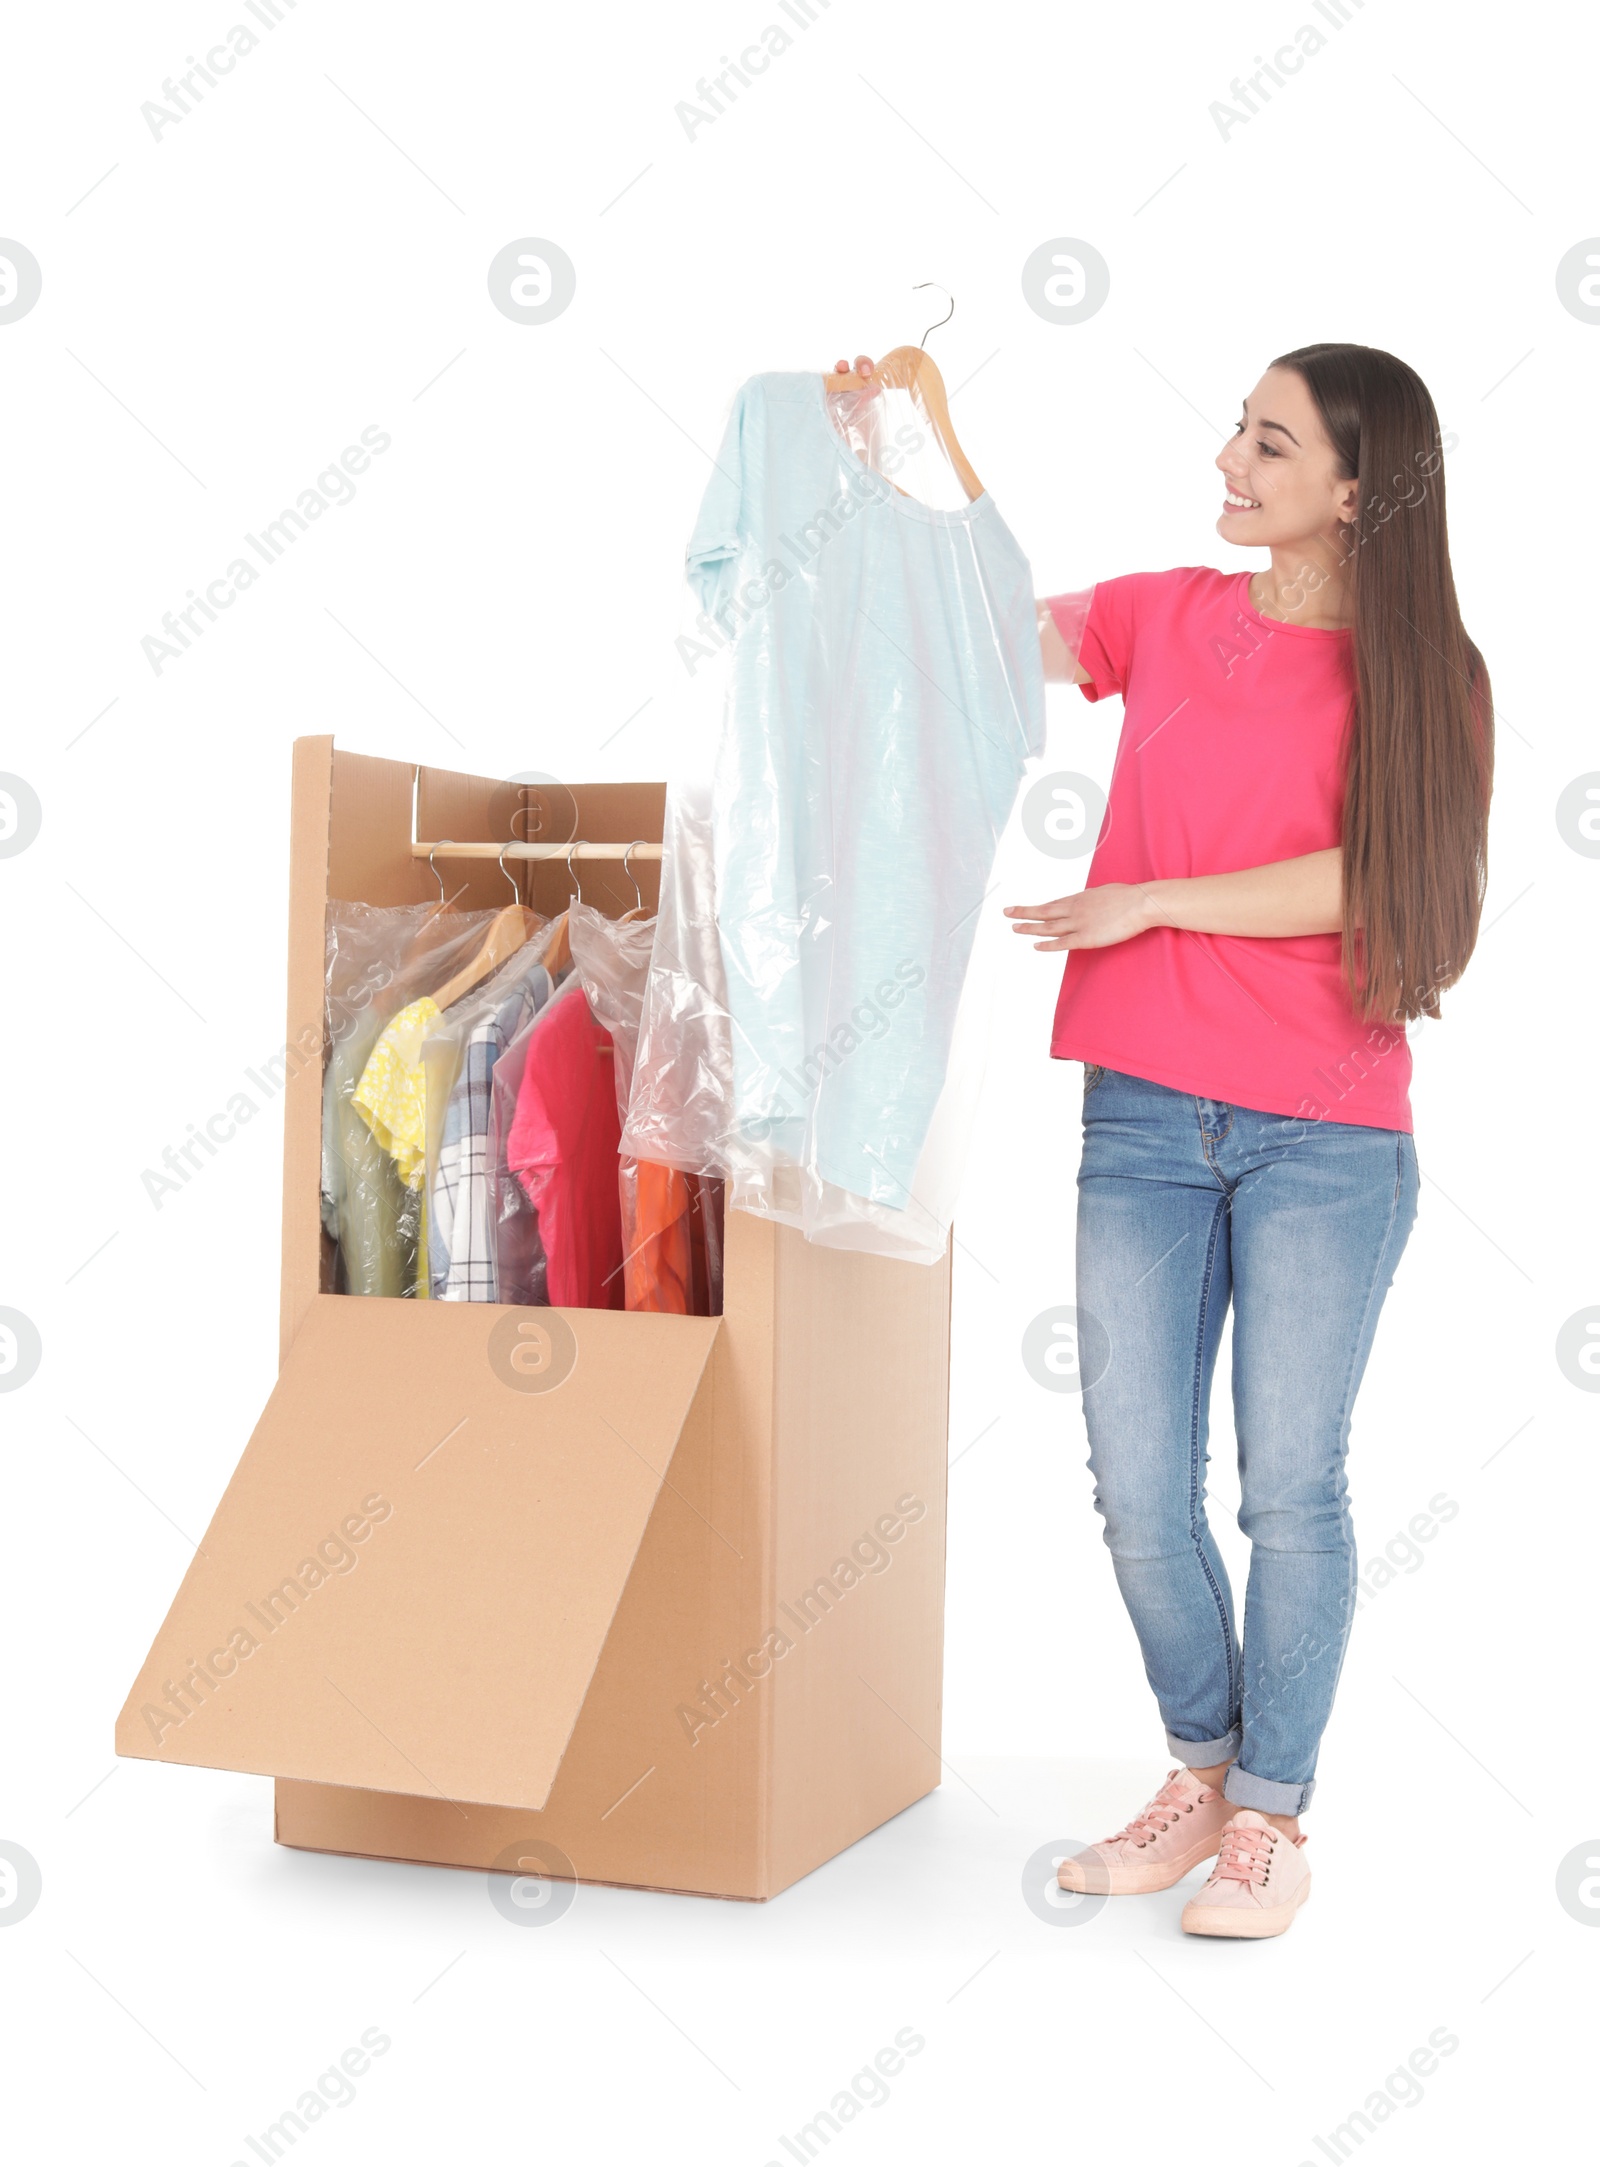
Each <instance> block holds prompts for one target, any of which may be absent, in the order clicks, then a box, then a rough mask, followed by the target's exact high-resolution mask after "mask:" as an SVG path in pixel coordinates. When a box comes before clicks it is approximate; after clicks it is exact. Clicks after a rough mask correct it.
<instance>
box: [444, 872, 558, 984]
mask: <svg viewBox="0 0 1600 2167" xmlns="http://www.w3.org/2000/svg"><path fill="white" fill-rule="evenodd" d="M507 847H508V848H509V847H510V846H509V845H508V846H507ZM429 862H430V863H431V862H432V861H431V860H430V861H429ZM500 870H501V872H502V874H504V875H505V878H506V880H507V881H509V882H510V885H511V892H512V894H513V895H515V896H516V897H517V898H518V900H517V901H516V902H515V903H508V904H507V905H506V907H505V909H504V910H502V911H499V912H497V913H496V915H495V916H494V918H493V919H491V921H490V924H489V930H488V931H487V932H486V933H485V934H484V936H483V944H482V946H481V947H480V948H479V950H478V952H477V954H476V955H475V956H474V957H473V958H472V960H471V962H470V963H464V964H463V965H462V966H461V968H460V970H459V971H457V972H456V974H455V976H454V977H453V978H447V979H446V980H445V982H444V984H443V985H442V986H440V988H439V989H438V991H437V992H436V993H435V994H434V996H433V999H434V1002H435V1005H436V1006H437V1007H439V1008H449V1007H451V1006H452V1005H453V1003H455V1002H456V1001H459V1000H460V999H461V997H462V995H463V994H464V993H470V992H471V991H472V989H473V987H474V986H476V985H481V984H482V982H483V980H484V979H486V978H487V977H488V976H489V974H490V973H491V972H492V971H497V970H498V969H499V968H500V966H501V964H502V963H504V962H505V961H506V960H507V959H508V958H509V957H511V956H514V955H515V954H516V952H517V950H518V949H519V948H524V947H526V946H527V943H528V939H529V936H530V935H531V934H532V933H533V931H534V928H535V927H536V926H538V925H540V924H542V923H543V921H542V919H541V918H540V917H539V915H538V913H537V912H536V911H532V910H529V908H528V907H527V905H526V904H525V903H524V902H523V901H522V900H521V891H520V889H519V888H518V887H517V884H516V882H515V881H514V880H512V878H511V875H510V874H509V873H507V872H506V854H505V851H504V850H502V851H501V853H500ZM436 877H437V875H436ZM439 885H440V892H441V893H443V888H444V883H443V882H442V881H441V882H440V884H439Z"/></svg>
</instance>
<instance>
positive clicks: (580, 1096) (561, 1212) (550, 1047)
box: [506, 980, 624, 1309]
mask: <svg viewBox="0 0 1600 2167" xmlns="http://www.w3.org/2000/svg"><path fill="white" fill-rule="evenodd" d="M612 1059H613V1054H612V1047H611V1033H610V1032H609V1031H608V1030H606V1029H605V1027H604V1026H603V1025H602V1024H598V1023H596V1021H595V1019H594V1015H593V1012H592V1011H591V1009H590V1007H589V1003H588V1001H587V1000H586V999H585V998H584V994H583V988H582V987H581V986H580V985H579V984H578V983H577V981H576V980H571V981H569V982H568V983H567V984H566V985H565V986H564V987H563V988H562V989H561V991H560V992H559V993H557V994H556V996H555V998H554V999H553V1000H552V1001H550V1002H549V1003H548V1004H547V1006H546V1007H544V1008H543V1009H541V1011H540V1012H539V1015H538V1017H537V1018H536V1019H535V1022H534V1026H533V1030H532V1033H531V1035H530V1037H529V1039H528V1056H527V1065H526V1066H525V1068H524V1069H523V1071H522V1085H521V1088H520V1090H519V1091H518V1093H517V1110H516V1113H515V1114H514V1115H513V1116H512V1120H511V1130H510V1134H509V1135H508V1136H507V1138H506V1164H507V1165H508V1166H509V1167H510V1169H511V1171H512V1173H514V1174H515V1175H516V1177H517V1179H518V1180H519V1181H520V1182H521V1183H522V1186H523V1188H524V1189H525V1190H526V1191H527V1193H528V1195H529V1196H530V1197H531V1198H532V1199H533V1202H534V1205H535V1206H536V1208H537V1210H538V1213H539V1239H540V1241H541V1242H542V1243H543V1245H544V1253H545V1260H546V1273H545V1292H546V1294H547V1296H548V1298H549V1301H550V1304H551V1307H552V1308H556V1309H561V1308H575V1309H620V1308H621V1307H622V1306H623V1291H624V1290H623V1276H622V1199H621V1197H620V1195H619V1193H618V1189H617V1144H618V1141H619V1138H620V1136H621V1124H620V1123H619V1121H618V1119H617V1086H616V1080H615V1075H614V1072H613V1069H612V1065H611V1064H612Z"/></svg>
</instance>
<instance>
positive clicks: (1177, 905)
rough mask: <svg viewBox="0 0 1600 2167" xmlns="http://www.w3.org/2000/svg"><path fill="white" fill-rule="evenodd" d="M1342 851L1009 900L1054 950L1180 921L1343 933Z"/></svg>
mask: <svg viewBox="0 0 1600 2167" xmlns="http://www.w3.org/2000/svg"><path fill="white" fill-rule="evenodd" d="M1341 858H1342V853H1341V852H1339V851H1337V850H1313V851H1312V852H1311V853H1310V854H1309V856H1307V857H1304V858H1281V859H1279V860H1278V862H1277V863H1276V864H1274V865H1252V866H1250V867H1249V868H1247V870H1245V871H1244V872H1241V873H1203V874H1201V875H1199V876H1198V877H1197V878H1196V879H1193V880H1146V881H1140V882H1137V883H1134V882H1128V881H1111V882H1108V883H1107V884H1106V885H1105V886H1104V887H1100V888H1085V889H1084V891H1083V893H1082V894H1081V895H1064V896H1060V897H1058V898H1057V900H1056V901H1055V902H1053V903H1012V904H1008V905H1007V908H1006V916H1007V917H1008V918H1011V919H1014V920H1015V921H1016V922H1015V924H1014V925H1013V927H1012V931H1013V932H1014V933H1022V934H1026V935H1027V936H1029V937H1030V938H1031V939H1032V941H1033V944H1034V946H1035V947H1036V948H1038V949H1041V950H1042V951H1044V952H1045V953H1046V954H1054V953H1055V952H1056V951H1058V950H1059V949H1063V948H1110V947H1112V946H1114V945H1115V943H1116V942H1118V941H1127V940H1132V939H1133V938H1134V936H1135V935H1136V934H1139V933H1148V932H1149V931H1150V929H1151V927H1152V926H1175V927H1176V928H1177V929H1178V930H1179V931H1180V932H1184V933H1237V934H1244V935H1246V936H1253V937H1255V938H1256V939H1261V940H1292V939H1294V938H1295V937H1296V936H1297V935H1300V934H1305V933H1338V932H1340V931H1341V930H1342V928H1343V925H1344V897H1343V881H1342V871H1341Z"/></svg>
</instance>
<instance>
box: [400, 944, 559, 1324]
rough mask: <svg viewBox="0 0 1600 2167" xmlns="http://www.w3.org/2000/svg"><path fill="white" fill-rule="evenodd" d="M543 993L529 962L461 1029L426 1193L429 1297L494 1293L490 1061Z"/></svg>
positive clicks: (467, 1298)
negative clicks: (463, 1034)
mask: <svg viewBox="0 0 1600 2167" xmlns="http://www.w3.org/2000/svg"><path fill="white" fill-rule="evenodd" d="M549 995H550V977H549V973H548V972H547V971H545V970H544V969H543V968H542V967H536V968H535V969H534V970H533V971H531V972H530V973H529V976H528V978H527V980H526V981H525V982H524V983H523V984H522V985H520V986H518V987H517V989H516V991H515V992H514V993H512V994H509V995H508V996H507V998H506V999H505V1000H504V1001H502V1002H501V1004H500V1006H499V1007H498V1008H496V1009H494V1010H493V1011H492V1012H491V1013H490V1014H488V1015H487V1016H484V1017H482V1018H481V1019H480V1020H479V1021H478V1022H477V1023H476V1024H474V1025H473V1027H472V1029H471V1031H470V1032H469V1033H468V1034H467V1040H466V1044H465V1045H464V1046H463V1048H462V1052H461V1068H460V1071H459V1073H458V1075H457V1077H456V1081H455V1087H454V1089H453V1090H452V1091H451V1093H450V1097H449V1100H448V1101H447V1103H446V1105H445V1112H444V1128H443V1131H442V1134H441V1137H440V1143H439V1158H438V1163H437V1165H436V1167H435V1169H434V1176H433V1187H432V1190H431V1192H430V1196H429V1213H428V1278H429V1286H430V1290H431V1292H432V1295H433V1298H434V1300H435V1301H438V1302H493V1301H497V1300H498V1299H499V1292H498V1284H497V1276H498V1275H497V1273H496V1270H495V1243H494V1228H493V1226H492V1224H491V1221H490V1215H489V1111H490V1105H491V1087H492V1084H493V1079H494V1069H495V1063H496V1062H497V1061H498V1060H499V1058H500V1056H501V1054H502V1053H504V1052H505V1050H506V1047H507V1046H508V1045H509V1044H510V1042H511V1040H512V1039H513V1038H515V1037H516V1035H517V1033H518V1031H520V1030H521V1028H522V1026H523V1025H524V1023H526V1022H527V1020H528V1018H529V1017H530V1016H531V1015H532V1014H533V1013H534V1012H535V1010H537V1009H539V1008H542V1007H543V1006H544V1003H545V1002H546V1000H548V998H549Z"/></svg>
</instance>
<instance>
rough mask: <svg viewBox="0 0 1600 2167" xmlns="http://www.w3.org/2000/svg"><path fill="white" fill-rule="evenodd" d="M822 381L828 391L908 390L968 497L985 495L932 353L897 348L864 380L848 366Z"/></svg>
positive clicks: (918, 347)
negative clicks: (876, 387)
mask: <svg viewBox="0 0 1600 2167" xmlns="http://www.w3.org/2000/svg"><path fill="white" fill-rule="evenodd" d="M822 381H823V386H824V388H825V389H826V390H828V391H864V390H865V389H866V388H867V385H868V384H869V383H872V384H881V385H882V386H883V387H884V388H885V389H886V390H889V391H909V392H910V393H911V396H912V398H913V399H914V400H915V401H916V403H917V404H918V405H919V406H920V407H921V408H922V411H923V412H924V413H925V414H926V415H927V417H928V420H929V422H930V423H931V424H932V426H933V431H934V434H935V435H936V436H937V437H938V439H939V442H940V444H941V445H942V446H943V447H944V452H945V456H946V457H947V458H948V459H949V461H950V464H951V465H952V466H953V467H954V468H955V470H956V475H957V477H958V479H959V480H960V483H961V486H962V488H963V489H964V490H965V491H966V492H967V496H968V498H969V500H971V499H975V498H977V497H981V496H982V495H983V484H982V482H980V481H979V479H978V477H977V475H976V474H975V473H974V472H973V469H972V462H971V460H969V459H968V457H967V455H966V453H965V452H964V451H963V450H962V449H961V444H960V440H959V439H958V438H957V436H956V432H955V424H954V423H953V422H952V421H951V419H950V401H949V398H948V397H947V396H946V393H945V388H944V378H943V377H942V376H941V375H940V374H939V365H938V363H937V362H936V361H935V360H934V359H933V357H932V356H931V355H930V354H927V353H924V351H923V349H922V348H921V347H920V346H897V347H895V349H894V350H893V352H892V353H887V354H885V355H884V357H883V359H882V360H881V361H880V362H879V363H878V365H877V368H876V369H875V370H874V371H873V373H872V375H871V376H870V377H868V378H865V379H863V378H862V377H859V376H858V375H857V374H856V372H855V370H854V369H847V370H846V371H845V373H844V374H843V375H842V376H838V375H828V376H825V377H824V378H823V379H822Z"/></svg>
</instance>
